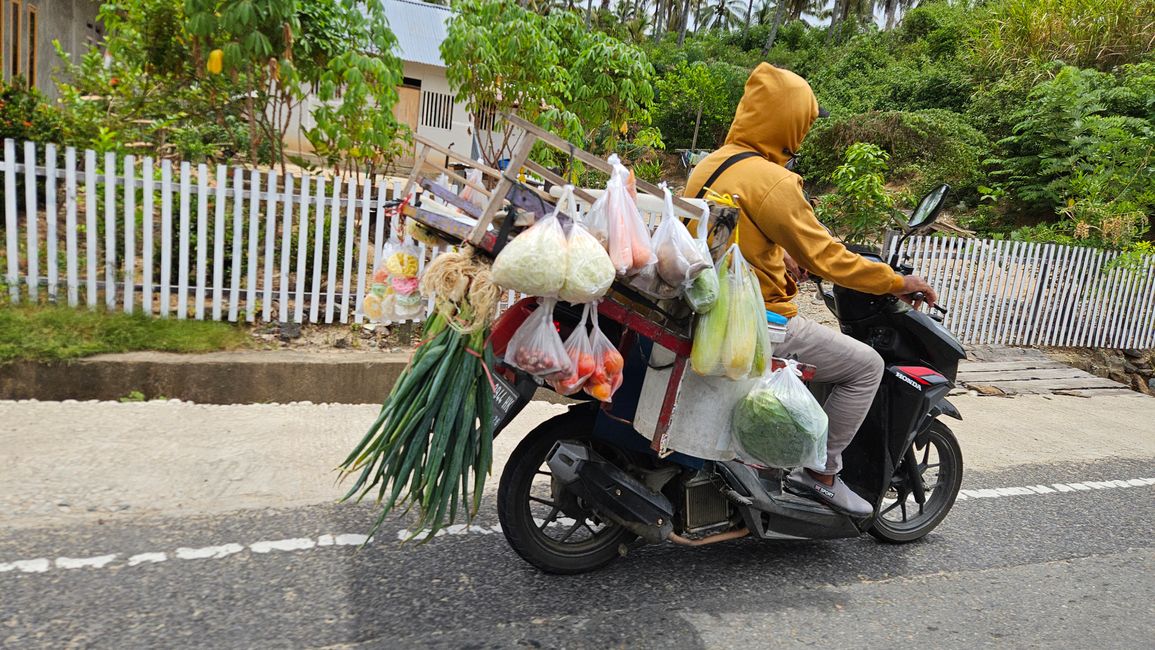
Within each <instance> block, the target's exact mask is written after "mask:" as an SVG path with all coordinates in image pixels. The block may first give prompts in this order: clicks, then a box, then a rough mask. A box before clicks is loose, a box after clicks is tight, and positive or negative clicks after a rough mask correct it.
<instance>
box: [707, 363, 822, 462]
mask: <svg viewBox="0 0 1155 650" xmlns="http://www.w3.org/2000/svg"><path fill="white" fill-rule="evenodd" d="M801 374H802V373H801V372H800V371H799V370H798V364H797V362H794V361H787V362H786V367H785V368H780V369H778V370H776V371H774V372H772V373H770V374H769V375H767V376H766V377H764V378H763V379H762V380H761V381H759V382H758V384H757V385H755V386H754V388H753V390H751V391H750V393H749V394H748V395H746V397H744V398H742V400H741V401H740V402H738V404H737V406H735V407H734V413H733V415H732V417H731V420H730V430H731V433H733V435H734V439H735V440H736V441H737V443H738V445H739V446H740V447H741V450H742V452H743V453H744V455H745V456H747V457H748V458H750V459H751V460H755V461H757V462H759V463H763V464H765V465H767V466H770V467H798V466H804V467H808V468H810V469H813V470H815V471H820V472H821V471H825V470H826V435H827V427H828V424H829V421H828V419H827V417H826V412H825V411H823V410H822V405H820V404H819V403H818V400H816V399H814V395H812V394H811V393H810V391H809V390H808V389H807V388H806V385H805V384H803V383H802V380H801V379H800V378H799V377H800V376H801Z"/></svg>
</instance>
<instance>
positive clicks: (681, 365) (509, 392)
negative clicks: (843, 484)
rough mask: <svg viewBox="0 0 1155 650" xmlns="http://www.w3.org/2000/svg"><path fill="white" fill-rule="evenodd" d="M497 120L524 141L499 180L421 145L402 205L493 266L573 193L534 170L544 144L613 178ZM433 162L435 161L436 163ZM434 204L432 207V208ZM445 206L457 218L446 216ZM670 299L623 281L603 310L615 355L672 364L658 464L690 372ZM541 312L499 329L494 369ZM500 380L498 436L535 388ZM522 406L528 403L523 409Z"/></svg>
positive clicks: (643, 190)
mask: <svg viewBox="0 0 1155 650" xmlns="http://www.w3.org/2000/svg"><path fill="white" fill-rule="evenodd" d="M500 119H503V120H505V121H507V122H508V123H510V124H511V125H512V126H514V127H515V129H516V131H517V132H518V133H519V135H520V140H518V141H517V142H516V144H515V146H514V147H513V148H512V153H511V155H510V158H509V159H508V161H507V164H505V166H504V169H502V170H498V169H494V168H492V167H489V166H487V165H483V164H480V163H478V162H476V161H473V160H470V159H468V158H467V157H465V156H462V155H460V154H458V153H455V152H453V151H451V150H449V149H446V148H444V147H441V146H439V145H437V144H435V143H433V142H430V141H429V140H426V139H425V138H422V137H420V136H417V137H415V140H416V143H417V153H416V157H415V161H414V165H413V169H412V172H411V174H410V176H409V178H408V181H407V183H406V185H405V189H404V191H403V192H402V194H401V195H400V196H402V197H410V196H411V194H412V193H414V192H416V194H415V195H414V197H413V198H412V199H411V200H410V199H408V198H407V199H406V200H405V202H404V203H401V204H400V207H401V210H400V212H401V214H402V215H404V216H405V217H408V218H411V219H413V220H414V221H416V222H417V223H418V224H420V225H421V226H423V227H424V228H425V229H427V230H429V231H432V233H433V234H434V235H435V236H436V237H437V238H439V239H441V240H444V241H445V242H448V243H450V244H453V245H460V244H465V245H469V246H472V247H473V248H474V250H475V251H477V252H480V253H481V254H483V255H485V256H488V257H490V258H494V257H496V256H497V255H498V254H499V253H500V252H501V251H502V249H503V248H504V247H505V245H506V244H507V243H508V242H509V241H510V239H512V237H513V235H514V234H515V230H518V231H520V230H521V229H522V228H523V227H526V226H529V225H532V224H533V223H534V222H535V221H536V220H539V219H541V218H542V217H544V216H545V215H547V214H550V213H552V212H554V211H555V208H556V203H557V198H556V197H555V196H554V195H553V194H551V193H550V192H549V188H550V186H558V187H560V186H563V185H565V184H566V183H567V181H566V180H565V179H564V178H562V177H561V176H560V175H559V174H557V173H555V172H554V171H552V170H550V169H548V168H546V167H544V166H543V165H541V164H539V163H537V162H535V161H533V160H530V154H531V152H532V151H533V149H534V147H535V146H537V145H539V144H540V145H544V146H548V147H550V148H552V149H554V150H556V151H557V152H558V153H559V154H560V155H561V156H562V157H566V156H568V158H569V160H570V162H571V167H572V163H573V162H574V161H578V162H580V163H581V164H583V165H586V166H588V167H591V168H593V169H597V170H599V171H601V172H604V173H606V174H611V173H612V171H613V170H612V168H611V165H610V164H609V163H608V162H607V161H606V160H604V159H602V158H600V157H598V156H596V155H594V154H592V153H590V152H588V151H584V150H582V149H581V148H579V147H578V146H576V145H574V144H573V143H571V142H568V141H566V140H565V139H563V138H561V137H559V136H557V135H556V134H553V133H551V132H549V131H546V130H543V129H541V128H539V127H538V126H536V125H534V124H532V123H530V122H528V121H526V120H524V119H522V118H520V117H518V116H517V115H512V114H503V115H501V117H500ZM431 156H432V157H434V158H435V160H431V159H430V158H431ZM436 159H440V161H438V160H436ZM451 160H452V161H454V164H453V165H451V164H450V161H451ZM454 168H456V170H455V169H454ZM464 169H472V170H478V171H480V172H481V177H482V178H484V179H485V180H482V181H480V182H478V176H477V175H476V173H475V174H474V175H473V177H472V178H468V177H467V176H466V175H463V173H464ZM458 170H461V171H458ZM526 174H530V175H535V176H537V177H539V178H541V179H544V181H545V184H544V186H543V187H538V186H535V184H533V183H531V182H529V181H527V180H526ZM438 179H441V180H442V182H439V180H438ZM445 179H449V181H451V182H454V183H456V184H459V185H460V186H461V188H463V189H464V188H469V189H470V190H472V191H473V192H475V193H476V195H477V196H480V197H482V200H481V201H478V202H476V203H475V202H471V201H468V200H465V199H463V198H462V197H461V196H460V195H459V194H458V193H457V192H455V191H453V189H451V188H450V187H447V186H446V185H445V184H443V183H444V180H445ZM636 188H637V192H638V193H639V195H641V194H646V195H651V196H653V197H657V198H659V199H663V198H664V192H663V190H662V189H661V188H659V187H658V186H656V185H654V184H652V183H649V182H646V181H644V180H641V179H636ZM573 194H574V196H575V197H576V199H578V200H580V201H582V202H584V203H586V204H587V205H590V204H593V203H594V202H595V200H596V197H595V196H594V195H593V194H591V193H590V192H589V191H586V190H583V189H581V188H575V189H574V190H573ZM430 197H433V198H435V199H436V200H430ZM672 203H673V208H674V211H675V213H676V214H677V216H678V217H679V218H681V219H682V220H683V222H686V221H688V220H697V219H700V218H701V217H702V215H703V211H702V207H701V206H700V205H695V204H694V203H691V202H689V201H687V200H685V199H682V198H676V197H675V198H673V199H672ZM446 205H448V206H451V208H446ZM453 208H455V209H456V210H454V209H453ZM557 216H558V218H559V220H561V221H562V222H563V223H566V222H567V220H569V219H570V216H569V215H565V214H564V213H561V212H559V213H558V215H557ZM737 217H738V210H737V208H734V207H731V206H726V205H721V204H715V203H711V204H710V211H709V220H710V226H711V229H713V227H714V226H715V225H716V224H717V223H719V222H720V223H722V224H729V228H728V229H727V231H728V230H729V229H732V228H733V224H735V223H736V221H737ZM727 236H728V234H727ZM669 297H670V296H662V295H658V294H656V293H653V292H651V291H648V290H647V289H645V288H643V287H639V286H637V284H636V283H634V282H633V281H632V280H631V279H629V278H623V277H618V278H617V279H616V280H615V281H614V283H613V285H612V286H611V288H610V290H609V292H608V293H607V294H606V295H605V296H604V298H602V299H601V301H600V302H599V303H598V306H597V313H598V315H599V316H600V317H601V318H602V319H606V320H609V321H613V322H614V323H616V324H617V325H618V326H619V327H620V332H621V335H620V338H619V340H618V341H617V348H618V350H619V352H620V353H621V355H622V357H623V358H629V354H630V352H631V351H632V349H633V348H634V346H636V345H638V343H639V338H640V337H644V338H645V339H648V340H650V341H652V342H653V343H654V344H655V345H658V346H661V347H663V348H665V349H666V350H669V351H670V352H672V353H673V355H674V359H673V361H672V364H671V368H670V372H669V379H668V381H667V383H666V386H665V390H664V395H663V396H662V397H661V407H660V412H659V414H658V417H657V422H656V427H655V428H654V431H653V435H652V439H651V448H652V449H653V450H654V451H655V452H658V453H659V454H660V455H662V456H665V455H668V454H669V453H671V452H670V450H668V449H667V446H666V441H667V436H668V431H669V428H670V424H671V420H672V418H673V417H674V414H675V412H676V411H677V407H678V401H679V398H680V397H682V394H681V388H682V386H683V379H684V377H685V376H686V370H687V366H688V365H689V359H690V354H691V349H692V341H693V339H692V333H693V314H692V312H690V311H689V310H688V309H687V308H685V306H684V305H680V306H679V304H678V303H680V302H681V301H678V300H668V298H669ZM535 307H536V304H535V302H534V300H533V299H532V298H527V299H524V300H521V301H520V302H518V303H516V304H515V305H512V306H511V307H510V308H509V310H510V311H512V312H521V313H520V314H515V315H517V316H520V317H516V318H509V319H503V321H502V322H499V323H498V324H497V325H496V326H495V328H494V331H493V334H492V336H491V340H493V341H494V342H495V343H494V347H495V350H494V352H495V353H496V355H497V358H498V359H500V358H501V356H502V352H503V349H500V348H499V347H498V346H499V344H498V342H499V341H500V342H503V343H502V345H503V344H504V342H507V341H508V340H509V338H510V335H512V333H513V332H512V331H503V322H504V323H512V324H513V325H512V327H509V329H512V328H513V327H516V325H517V324H520V323H521V322H522V321H524V320H525V318H524V317H525V316H527V315H528V314H529V313H530V312H531V311H532V310H533V309H534V308H535ZM783 365H784V361H783V360H782V359H778V358H774V359H773V360H772V364H771V368H772V369H777V368H780V367H782V366H783ZM800 368H801V370H802V372H803V379H804V380H809V379H811V378H812V377H813V373H814V370H815V369H814V367H813V366H806V365H802V366H800ZM494 378H495V379H496V380H497V385H495V387H494V388H495V391H496V395H495V412H494V415H493V419H494V425H495V431H500V429H501V428H502V427H503V426H504V425H505V424H506V419H505V416H506V414H507V413H509V414H510V418H512V415H514V414H516V412H517V411H519V410H520V408H521V407H522V406H524V401H525V400H527V399H528V398H527V397H526V396H525V394H526V391H525V390H524V389H525V386H521V385H518V384H519V382H520V383H524V382H526V381H529V382H532V381H533V380H532V378H528V377H526V376H525V375H524V374H523V375H521V376H520V377H519V376H518V375H517V373H515V372H514V370H513V369H511V368H509V367H506V366H504V364H501V363H499V364H498V368H497V369H496V372H495V377H494ZM531 388H532V387H531ZM519 400H522V402H521V403H520V404H519V403H518V401H519ZM603 409H605V410H606V411H607V412H608V411H609V408H608V404H606V405H603ZM719 415H721V414H719ZM627 424H632V423H631V422H627Z"/></svg>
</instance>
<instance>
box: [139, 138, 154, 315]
mask: <svg viewBox="0 0 1155 650" xmlns="http://www.w3.org/2000/svg"><path fill="white" fill-rule="evenodd" d="M152 165H153V163H152V157H151V156H145V157H144V162H143V163H142V165H141V171H140V174H141V178H142V179H143V180H144V183H143V184H144V194H143V195H142V196H141V210H142V212H143V220H142V221H141V224H140V225H141V234H140V240H141V244H142V246H141V253H140V254H141V258H140V262H141V288H140V305H141V309H142V310H143V311H144V313H145V314H148V315H149V316H151V315H152V314H153V310H152V273H153V263H152V250H153V232H152V231H153V219H154V218H155V215H154V214H153V202H154V199H153V192H154V191H155V187H154V184H155V180H154V178H153V166H152Z"/></svg>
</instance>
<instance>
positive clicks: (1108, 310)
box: [1091, 255, 1122, 348]
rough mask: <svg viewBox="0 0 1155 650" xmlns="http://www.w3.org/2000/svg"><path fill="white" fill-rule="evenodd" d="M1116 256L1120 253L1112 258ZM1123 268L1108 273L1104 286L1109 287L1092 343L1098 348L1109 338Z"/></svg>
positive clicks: (1116, 268)
mask: <svg viewBox="0 0 1155 650" xmlns="http://www.w3.org/2000/svg"><path fill="white" fill-rule="evenodd" d="M1116 257H1118V255H1113V256H1112V259H1115V258H1116ZM1121 270H1122V269H1121V268H1120V267H1118V266H1116V267H1115V268H1113V269H1111V271H1110V273H1108V274H1107V279H1106V282H1104V286H1105V287H1107V290H1106V293H1105V294H1104V299H1103V312H1102V315H1101V317H1100V321H1099V323H1100V325H1099V329H1098V332H1097V333H1096V334H1095V339H1094V341H1093V342H1092V344H1091V345H1092V346H1094V347H1097V348H1098V347H1102V345H1103V342H1104V341H1105V340H1106V339H1107V335H1108V333H1109V328H1110V323H1111V315H1112V314H1113V313H1114V307H1115V296H1116V294H1117V293H1118V291H1119V274H1120V272H1121Z"/></svg>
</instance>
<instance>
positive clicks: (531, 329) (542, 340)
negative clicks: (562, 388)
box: [504, 298, 572, 381]
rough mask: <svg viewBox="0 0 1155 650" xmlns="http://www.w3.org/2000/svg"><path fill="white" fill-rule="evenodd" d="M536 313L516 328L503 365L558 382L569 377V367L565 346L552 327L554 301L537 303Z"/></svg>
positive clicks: (555, 301) (555, 300) (549, 299)
mask: <svg viewBox="0 0 1155 650" xmlns="http://www.w3.org/2000/svg"><path fill="white" fill-rule="evenodd" d="M539 303H540V304H539V305H538V308H537V310H536V311H534V312H533V313H532V314H530V316H529V318H527V319H525V322H524V323H522V324H521V327H519V328H517V331H516V332H514V333H513V337H512V338H511V339H510V340H509V346H508V347H507V348H506V350H505V359H504V360H505V363H506V365H509V366H513V367H514V368H519V369H521V370H524V371H525V372H528V373H529V374H531V375H533V376H534V377H541V378H543V379H545V380H546V381H561V380H564V379H565V378H566V377H568V376H569V374H570V370H571V365H572V364H571V363H570V358H569V354H567V353H566V349H565V344H563V343H562V342H561V336H559V335H558V333H557V328H556V327H555V326H554V324H553V308H554V305H556V304H557V299H555V298H542V299H540V300H539Z"/></svg>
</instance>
